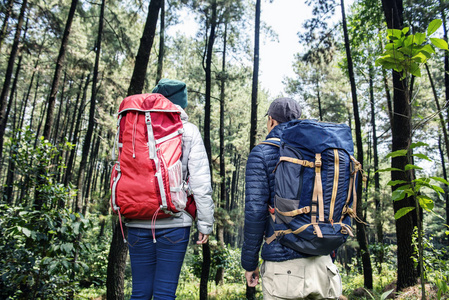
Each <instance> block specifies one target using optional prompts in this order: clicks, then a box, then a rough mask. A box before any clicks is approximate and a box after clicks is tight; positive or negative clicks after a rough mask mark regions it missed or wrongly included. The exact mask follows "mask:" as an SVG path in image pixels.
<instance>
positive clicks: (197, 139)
mask: <svg viewBox="0 0 449 300" xmlns="http://www.w3.org/2000/svg"><path fill="white" fill-rule="evenodd" d="M191 126H192V128H193V135H192V144H191V148H190V153H189V158H188V169H189V173H190V177H189V184H190V187H191V189H192V191H193V195H194V199H195V203H196V207H197V216H198V223H197V226H198V230H199V231H200V232H201V233H203V234H211V233H212V229H213V224H214V202H213V200H212V185H211V177H210V170H209V160H208V158H207V153H206V149H205V147H204V143H203V139H202V138H201V134H200V132H199V130H198V127H196V126H194V125H191Z"/></svg>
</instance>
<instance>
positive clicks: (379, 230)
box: [369, 64, 384, 274]
mask: <svg viewBox="0 0 449 300" xmlns="http://www.w3.org/2000/svg"><path fill="white" fill-rule="evenodd" d="M369 95H370V104H371V127H372V129H373V160H374V166H373V167H374V171H377V170H378V169H379V153H378V151H377V144H378V142H377V131H376V129H377V127H376V112H375V108H374V69H373V65H372V64H370V65H369ZM374 203H375V223H376V235H377V243H379V244H380V245H382V247H381V248H380V252H379V253H378V263H379V265H378V273H379V274H381V272H382V263H383V261H384V249H383V240H384V234H383V227H382V212H383V207H382V200H381V195H380V176H379V172H375V173H374Z"/></svg>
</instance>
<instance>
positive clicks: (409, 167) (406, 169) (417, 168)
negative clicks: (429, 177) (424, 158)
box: [404, 164, 423, 171]
mask: <svg viewBox="0 0 449 300" xmlns="http://www.w3.org/2000/svg"><path fill="white" fill-rule="evenodd" d="M422 169H423V168H421V167H418V166H416V165H412V164H407V165H406V166H405V168H404V170H405V171H408V170H422Z"/></svg>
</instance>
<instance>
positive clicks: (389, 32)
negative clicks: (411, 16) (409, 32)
mask: <svg viewBox="0 0 449 300" xmlns="http://www.w3.org/2000/svg"><path fill="white" fill-rule="evenodd" d="M406 28H408V27H404V29H402V30H405V29H406ZM393 37H395V38H398V39H400V38H401V37H402V31H401V30H399V29H387V38H389V39H392V38H393Z"/></svg>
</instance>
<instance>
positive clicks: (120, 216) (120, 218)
mask: <svg viewBox="0 0 449 300" xmlns="http://www.w3.org/2000/svg"><path fill="white" fill-rule="evenodd" d="M118 219H119V222H120V229H121V231H122V236H123V243H125V244H126V243H127V241H126V239H125V233H124V232H123V224H122V215H121V213H120V209H119V210H118Z"/></svg>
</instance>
